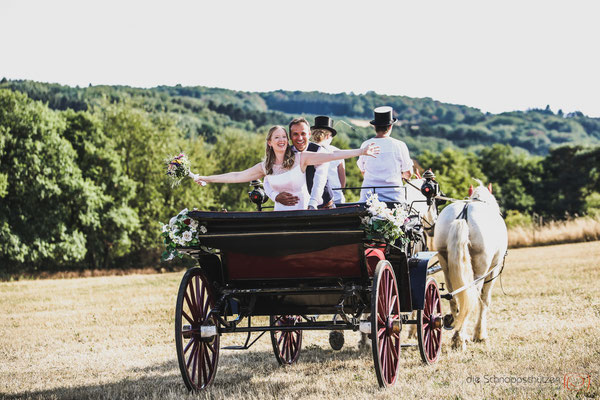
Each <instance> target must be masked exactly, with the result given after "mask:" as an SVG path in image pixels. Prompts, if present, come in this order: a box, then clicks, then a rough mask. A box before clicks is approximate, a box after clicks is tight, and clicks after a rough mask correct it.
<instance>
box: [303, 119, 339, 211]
mask: <svg viewBox="0 0 600 400" xmlns="http://www.w3.org/2000/svg"><path fill="white" fill-rule="evenodd" d="M311 130H312V137H313V140H314V142H315V143H316V144H318V145H319V146H321V147H322V148H324V149H325V150H326V151H328V152H330V153H333V152H334V151H335V150H339V149H338V148H337V147H335V146H334V145H332V144H331V141H332V140H333V137H334V136H335V135H336V134H337V131H336V130H335V129H333V120H332V119H331V118H329V117H325V116H318V117H315V125H314V126H311ZM327 183H328V184H329V186H330V187H331V188H332V189H333V188H343V187H346V164H345V163H344V160H336V161H331V162H330V163H329V169H328V170H327ZM333 202H334V203H336V204H340V203H345V202H346V198H345V197H344V191H343V190H333Z"/></svg>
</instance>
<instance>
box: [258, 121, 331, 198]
mask: <svg viewBox="0 0 600 400" xmlns="http://www.w3.org/2000/svg"><path fill="white" fill-rule="evenodd" d="M289 132H290V139H291V140H292V144H293V145H294V146H293V147H294V151H296V152H297V151H299V152H304V151H315V152H321V151H324V150H323V148H321V146H319V145H317V144H315V143H311V142H309V139H310V135H311V133H310V124H309V123H308V121H307V120H306V119H305V118H294V119H293V120H292V122H290V125H289ZM328 169H329V163H324V164H321V165H315V166H312V165H309V166H308V167H306V185H307V187H308V191H309V192H310V200H309V201H308V209H309V210H311V209H316V208H317V207H319V208H332V207H335V206H334V205H333V193H332V190H331V188H330V187H329V186H328V185H327V172H328ZM264 189H265V193H266V194H267V196H269V198H270V199H271V200H273V201H276V202H278V203H281V204H283V205H286V206H293V205H294V204H296V203H298V197H296V196H294V195H293V194H291V193H287V192H281V193H278V192H276V191H274V190H273V189H272V188H271V186H270V185H269V184H268V182H265V185H264Z"/></svg>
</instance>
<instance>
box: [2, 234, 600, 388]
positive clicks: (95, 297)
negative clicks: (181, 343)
mask: <svg viewBox="0 0 600 400" xmlns="http://www.w3.org/2000/svg"><path fill="white" fill-rule="evenodd" d="M599 260H600V242H590V243H578V244H569V245H558V246H549V247H544V248H525V249H518V250H512V251H511V252H510V253H509V256H508V259H507V263H506V269H505V272H504V275H503V279H502V282H503V286H504V289H505V291H506V293H507V295H503V294H502V291H501V290H500V285H496V287H495V296H494V304H493V306H492V311H491V313H490V319H489V329H490V340H489V341H488V343H487V344H483V343H469V347H468V350H467V351H466V352H464V353H458V352H455V351H451V350H450V347H449V342H450V335H449V334H448V333H447V332H445V337H444V342H443V343H444V348H443V350H442V351H443V354H442V358H441V360H440V362H439V363H438V364H436V365H433V366H424V365H422V364H421V361H420V357H419V355H418V351H416V350H414V349H407V350H404V351H403V361H402V363H401V370H400V376H399V382H398V384H397V385H396V386H395V387H394V388H391V389H379V388H378V387H377V380H376V378H375V373H374V370H373V362H372V359H371V353H370V351H362V352H361V351H359V350H358V349H357V347H356V344H357V342H358V335H357V334H349V333H347V334H346V342H347V344H346V346H345V347H344V349H342V350H341V351H340V352H334V351H333V350H331V349H330V347H329V345H328V342H327V334H326V333H325V332H309V333H307V334H306V335H305V338H304V343H303V346H304V349H303V350H302V354H301V356H300V360H299V362H298V364H296V365H294V366H292V367H290V368H280V367H278V366H277V364H276V361H275V359H274V356H273V354H272V350H271V344H270V341H269V340H268V338H267V337H263V338H262V339H261V340H259V341H258V342H257V343H256V345H255V346H254V347H253V348H251V349H250V350H248V351H237V352H236V351H225V350H223V351H222V352H221V356H220V363H219V371H218V373H217V377H216V380H215V382H214V384H213V386H212V387H211V388H210V389H209V390H208V391H206V392H204V393H201V394H188V393H187V391H186V389H185V387H184V385H183V382H182V380H181V378H180V375H179V369H178V366H177V361H176V354H175V351H174V349H175V345H174V338H173V317H174V315H173V314H174V305H175V297H176V293H177V288H178V283H179V280H180V279H181V276H182V273H169V274H162V275H131V276H113V277H98V278H85V279H69V280H40V281H21V282H11V283H0V298H1V299H2V300H1V302H0V359H1V360H2V361H1V362H0V397H8V398H12V397H17V398H43V399H47V398H50V399H52V398H61V399H62V398H67V399H69V398H71V399H80V398H95V399H104V398H127V399H136V398H137V399H147V398H149V399H154V398H160V399H163V398H166V399H179V398H202V399H204V398H252V399H258V398H260V399H265V398H266V399H270V398H273V399H274V398H277V399H291V398H309V399H317V398H319V399H320V398H331V399H338V398H344V399H363V398H382V399H388V398H389V399H397V398H418V399H421V398H453V399H455V398H463V399H470V398H517V399H529V398H565V397H567V398H575V395H576V394H577V393H576V392H570V391H567V390H566V389H564V388H563V387H562V380H563V377H564V375H565V374H567V373H585V374H590V375H591V382H592V387H591V389H590V390H588V391H585V392H581V393H579V396H580V398H581V397H590V398H593V397H598V396H599V395H600V388H599V386H598V379H600V363H598V359H599V358H600V303H599V296H598V294H599V289H598V281H599V278H600V268H599ZM439 278H441V276H440V277H439ZM405 335H406V333H404V337H405ZM241 341H242V338H241V337H235V338H234V337H231V336H228V335H225V336H223V345H229V344H240V342H241ZM494 375H495V376H496V377H509V379H510V377H514V378H515V379H516V377H533V378H538V377H540V378H541V377H550V378H552V379H554V380H556V381H555V382H553V383H548V382H546V383H544V382H538V383H513V384H511V383H498V382H497V383H492V382H485V380H486V377H487V379H489V378H490V377H491V376H494ZM470 377H476V378H479V379H480V383H471V382H469V380H470Z"/></svg>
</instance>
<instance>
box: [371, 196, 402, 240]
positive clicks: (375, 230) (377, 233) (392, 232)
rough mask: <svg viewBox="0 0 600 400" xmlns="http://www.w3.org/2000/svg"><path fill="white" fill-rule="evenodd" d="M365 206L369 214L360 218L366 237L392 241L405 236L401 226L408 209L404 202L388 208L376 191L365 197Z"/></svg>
mask: <svg viewBox="0 0 600 400" xmlns="http://www.w3.org/2000/svg"><path fill="white" fill-rule="evenodd" d="M367 206H368V208H367V212H368V213H369V216H366V217H363V218H362V219H361V220H362V224H363V227H364V229H365V232H366V234H367V238H369V239H381V238H383V239H385V240H386V241H387V242H394V241H395V240H396V239H398V238H399V237H401V236H405V233H404V229H403V226H404V224H405V223H406V220H407V218H408V210H407V209H406V206H405V205H404V204H401V203H399V204H396V205H395V206H394V208H388V206H387V204H386V203H385V202H383V201H380V200H379V198H378V196H377V194H376V193H371V194H369V196H368V198H367Z"/></svg>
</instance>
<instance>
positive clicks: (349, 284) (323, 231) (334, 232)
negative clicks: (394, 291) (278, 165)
mask: <svg viewBox="0 0 600 400" xmlns="http://www.w3.org/2000/svg"><path fill="white" fill-rule="evenodd" d="M189 215H190V216H191V217H192V218H194V219H196V220H197V221H198V222H199V223H200V224H201V225H203V226H205V227H206V229H207V232H206V234H203V235H201V236H200V240H201V244H202V246H206V247H210V248H213V249H218V250H219V252H218V255H214V254H208V253H205V252H201V253H197V256H198V258H199V261H200V266H201V268H202V269H203V270H204V271H205V273H206V275H207V276H208V278H209V280H210V281H211V284H212V285H213V286H214V288H215V292H216V294H217V298H222V297H223V296H225V297H226V299H227V300H226V301H227V302H228V305H229V307H224V311H223V312H224V313H226V314H227V315H231V314H240V313H241V314H245V315H255V316H256V315H278V314H313V313H314V314H335V313H338V312H339V311H340V310H339V304H340V302H342V301H343V304H344V308H345V310H347V311H348V312H351V313H355V312H358V311H360V310H361V308H364V309H366V308H367V307H369V303H370V290H371V280H372V276H373V272H374V270H375V267H376V265H377V262H378V261H379V260H380V259H383V258H385V259H387V260H388V261H390V263H391V264H392V266H393V269H394V273H395V274H396V276H397V279H398V286H399V287H398V289H399V296H400V307H401V311H403V312H410V311H412V310H413V309H416V308H415V307H414V306H415V305H417V307H418V306H420V307H421V308H422V304H423V293H424V292H423V290H422V288H421V284H418V285H417V286H415V285H413V284H411V274H413V271H412V270H409V265H413V268H414V273H416V275H418V276H419V278H418V279H417V281H418V282H421V281H423V282H424V278H423V279H421V277H420V275H422V268H421V267H420V265H422V264H419V263H414V262H411V263H409V260H408V257H407V256H406V252H407V251H406V246H405V247H404V248H398V247H395V246H387V248H385V245H384V244H381V245H378V244H373V243H366V240H365V235H364V230H363V228H362V227H361V220H360V218H361V217H363V216H365V215H366V210H365V208H364V206H361V205H356V206H350V207H344V208H336V209H332V210H319V211H287V212H277V213H272V212H205V211H192V212H190V214H189ZM369 249H370V250H372V251H369ZM365 250H367V254H365ZM384 253H385V254H384ZM415 289H418V290H415Z"/></svg>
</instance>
